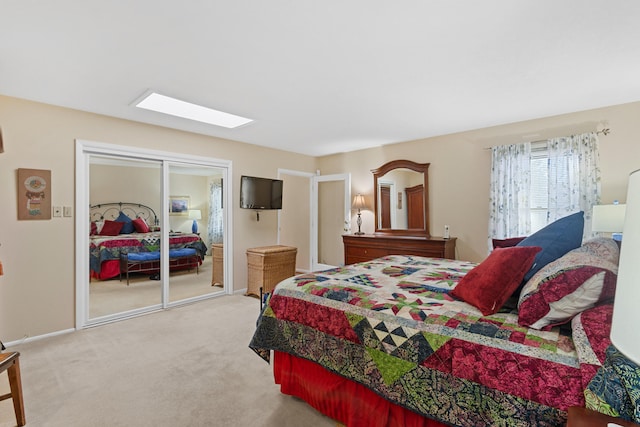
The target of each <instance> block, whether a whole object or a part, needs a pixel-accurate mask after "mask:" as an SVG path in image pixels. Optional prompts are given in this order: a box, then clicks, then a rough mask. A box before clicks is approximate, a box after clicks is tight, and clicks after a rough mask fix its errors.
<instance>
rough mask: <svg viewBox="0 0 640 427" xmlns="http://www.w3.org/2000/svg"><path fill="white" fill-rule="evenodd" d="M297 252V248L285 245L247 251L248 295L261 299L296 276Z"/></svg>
mask: <svg viewBox="0 0 640 427" xmlns="http://www.w3.org/2000/svg"><path fill="white" fill-rule="evenodd" d="M297 252H298V249H297V248H294V247H293V246H283V245H275V246H262V247H259V248H250V249H247V268H248V272H247V273H248V278H247V293H246V295H255V296H258V297H259V296H261V294H262V293H269V292H271V291H272V290H273V288H274V287H275V286H276V285H277V284H278V283H279V282H280V281H282V280H284V279H286V278H287V277H291V276H294V275H295V274H296V254H297ZM261 288H262V289H261ZM261 290H262V292H261Z"/></svg>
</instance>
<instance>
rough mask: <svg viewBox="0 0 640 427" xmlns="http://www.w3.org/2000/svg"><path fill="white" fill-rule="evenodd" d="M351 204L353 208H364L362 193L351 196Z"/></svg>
mask: <svg viewBox="0 0 640 427" xmlns="http://www.w3.org/2000/svg"><path fill="white" fill-rule="evenodd" d="M352 206H353V208H354V209H366V208H367V205H365V203H364V196H363V195H362V194H357V195H356V197H354V198H353V205H352Z"/></svg>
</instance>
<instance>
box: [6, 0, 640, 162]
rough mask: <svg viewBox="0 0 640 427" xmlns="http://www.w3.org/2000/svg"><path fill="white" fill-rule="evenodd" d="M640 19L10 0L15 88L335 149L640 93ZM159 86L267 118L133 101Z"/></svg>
mask: <svg viewBox="0 0 640 427" xmlns="http://www.w3.org/2000/svg"><path fill="white" fill-rule="evenodd" d="M638 21H640V2H637V1H631V0H625V1H621V0H614V1H611V0H590V1H584V0H564V1H557V0H534V1H529V0H521V1H513V0H501V1H496V0H483V1H477V0H459V1H433V0H405V1H400V2H397V1H395V2H394V1H388V0H386V1H382V0H348V1H345V0H340V1H338V0H323V1H311V0H270V1H260V0H253V1H250V0H227V1H219V0H198V1H196V0H183V1H180V2H177V1H168V0H164V1H160V0H135V1H133V0H112V1H104V0H100V1H97V0H83V1H78V0H56V1H42V0H2V3H1V7H0V94H3V95H8V96H13V97H19V98H24V99H28V100H34V101H38V102H43V103H48V104H54V105H59V106H64V107H69V108H73V109H78V110H84V111H89V112H94V113H99V114H104V115H107V116H113V117H119V118H124V119H128V120H134V121H139V122H144V123H151V124H156V125H160V126H165V127H169V128H175V129H181V130H186V131H190V132H196V133H200V134H205V135H212V136H216V137H221V138H227V139H231V140H236V141H242V142H247V143H251V144H258V145H263V146H268V147H273V148H278V149H282V150H288V151H293V152H298V153H304V154H308V155H312V156H321V155H327V154H332V153H338V152H346V151H353V150H358V149H362V148H368V147H373V146H380V145H384V144H391V143H396V142H402V141H408V140H413V139H420V138H426V137H431V136H436V135H444V134H449V133H454V132H460V131H465V130H471V129H478V128H483V127H488V126H493V125H499V124H505V123H512V122H517V121H522V120H528V119H534V118H540V117H547V116H551V115H557V114H562V113H567V112H573V111H581V110H587V109H592V108H598V107H603V106H607V105H614V104H622V103H626V102H633V101H638V100H640V25H639V24H638ZM150 89H151V90H155V91H157V92H159V93H162V94H164V95H169V96H173V97H176V98H179V99H181V100H185V101H189V102H194V103H198V104H202V105H205V106H207V107H211V108H215V109H218V110H222V111H226V112H228V113H232V114H237V115H240V116H245V117H248V118H251V119H254V122H252V123H250V124H248V125H245V126H243V127H240V128H236V129H225V128H221V127H216V126H212V125H205V124H201V123H197V122H194V121H190V120H187V119H180V118H173V117H170V116H167V115H164V114H161V113H156V112H152V111H146V110H142V109H138V108H135V107H133V106H132V103H133V102H134V101H135V100H137V99H138V98H139V97H140V96H141V95H143V94H144V93H145V92H146V91H148V90H150ZM1 121H2V119H1V117H0V126H1V125H2V123H1Z"/></svg>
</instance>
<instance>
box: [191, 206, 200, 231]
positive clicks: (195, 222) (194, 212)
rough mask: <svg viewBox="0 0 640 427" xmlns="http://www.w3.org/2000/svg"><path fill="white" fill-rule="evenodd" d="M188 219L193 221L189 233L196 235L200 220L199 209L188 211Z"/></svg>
mask: <svg viewBox="0 0 640 427" xmlns="http://www.w3.org/2000/svg"><path fill="white" fill-rule="evenodd" d="M189 219H192V220H193V224H192V225H191V232H192V233H194V234H197V233H198V220H199V219H202V211H201V210H200V209H189Z"/></svg>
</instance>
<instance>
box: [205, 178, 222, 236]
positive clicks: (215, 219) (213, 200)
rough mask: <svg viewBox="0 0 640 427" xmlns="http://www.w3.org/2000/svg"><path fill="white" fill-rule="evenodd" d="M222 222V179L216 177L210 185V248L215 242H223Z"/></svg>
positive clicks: (208, 233) (208, 234)
mask: <svg viewBox="0 0 640 427" xmlns="http://www.w3.org/2000/svg"><path fill="white" fill-rule="evenodd" d="M222 222H223V217H222V179H216V180H213V181H211V183H210V185H209V219H208V222H207V226H208V230H209V231H208V232H207V242H208V243H209V245H208V246H209V248H211V245H212V244H214V243H223V238H224V235H223V233H224V229H223V223H222Z"/></svg>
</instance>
